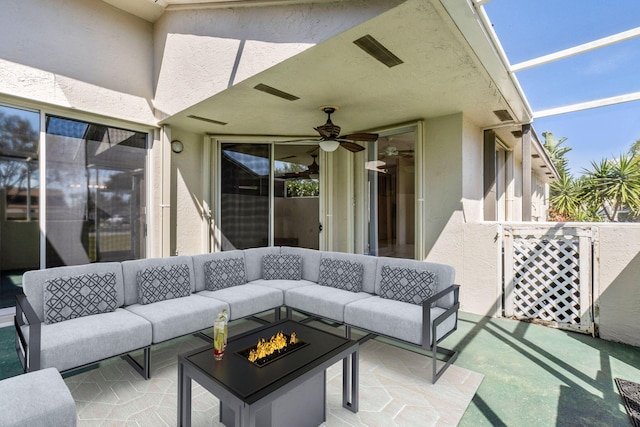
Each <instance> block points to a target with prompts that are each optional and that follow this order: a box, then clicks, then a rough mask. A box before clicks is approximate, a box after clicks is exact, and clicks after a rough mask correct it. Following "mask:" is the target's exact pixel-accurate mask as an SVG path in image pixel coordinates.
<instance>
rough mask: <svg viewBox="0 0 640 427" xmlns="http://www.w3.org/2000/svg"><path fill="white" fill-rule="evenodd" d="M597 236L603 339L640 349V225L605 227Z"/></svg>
mask: <svg viewBox="0 0 640 427" xmlns="http://www.w3.org/2000/svg"><path fill="white" fill-rule="evenodd" d="M598 233H599V245H598V246H599V247H598V250H597V252H598V254H599V262H598V263H597V265H598V266H599V272H597V273H596V280H597V283H596V293H597V294H596V299H597V305H596V307H597V309H598V312H599V317H600V319H599V330H600V337H602V338H604V339H607V340H611V341H620V342H624V343H627V344H631V345H635V346H640V224H602V225H599V226H598Z"/></svg>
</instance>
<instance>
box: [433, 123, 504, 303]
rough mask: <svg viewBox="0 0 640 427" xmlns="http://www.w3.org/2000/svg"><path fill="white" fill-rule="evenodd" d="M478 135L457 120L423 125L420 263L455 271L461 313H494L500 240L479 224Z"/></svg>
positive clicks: (494, 227)
mask: <svg viewBox="0 0 640 427" xmlns="http://www.w3.org/2000/svg"><path fill="white" fill-rule="evenodd" d="M482 144H483V139H482V130H481V129H480V128H478V127H477V126H475V125H474V124H473V123H471V122H469V121H468V120H466V119H465V118H464V116H463V115H462V114H453V115H450V116H445V117H439V118H436V119H429V120H427V121H426V123H425V150H426V153H425V154H426V156H425V157H426V162H425V181H426V182H425V194H426V197H425V215H424V218H425V224H424V232H425V242H426V253H427V257H426V259H427V260H429V261H434V262H442V263H446V264H451V265H453V266H454V267H455V268H456V283H457V284H459V285H461V288H460V301H461V306H462V309H463V310H464V311H467V312H471V313H476V314H482V315H489V316H491V315H496V314H498V313H499V311H500V307H501V304H500V280H499V279H500V265H501V263H500V252H501V240H500V238H499V231H498V230H499V226H498V225H497V224H496V223H484V222H482V221H481V220H482V217H483V213H482V180H481V179H478V177H481V176H482Z"/></svg>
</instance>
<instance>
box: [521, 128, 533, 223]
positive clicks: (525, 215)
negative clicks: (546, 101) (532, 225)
mask: <svg viewBox="0 0 640 427" xmlns="http://www.w3.org/2000/svg"><path fill="white" fill-rule="evenodd" d="M522 221H531V125H530V124H527V125H522Z"/></svg>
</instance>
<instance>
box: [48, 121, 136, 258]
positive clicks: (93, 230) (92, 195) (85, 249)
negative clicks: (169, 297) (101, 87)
mask: <svg viewBox="0 0 640 427" xmlns="http://www.w3.org/2000/svg"><path fill="white" fill-rule="evenodd" d="M46 126H47V128H46V130H47V139H46V154H47V157H46V159H47V160H46V179H47V182H46V189H47V193H46V210H47V211H46V212H47V215H46V265H47V267H55V266H61V265H77V264H86V263H89V262H106V261H124V260H129V259H138V258H144V256H145V251H144V248H145V244H144V241H145V236H144V224H145V222H146V218H145V205H146V202H145V201H146V197H145V194H144V187H145V184H144V178H145V167H146V166H145V165H146V144H147V141H146V140H147V134H146V133H141V132H134V131H129V130H124V129H118V128H112V127H107V126H103V125H98V124H93V123H87V122H82V121H77V120H70V119H66V118H61V117H54V116H47V124H46Z"/></svg>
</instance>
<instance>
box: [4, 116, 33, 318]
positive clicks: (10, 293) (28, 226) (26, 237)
mask: <svg viewBox="0 0 640 427" xmlns="http://www.w3.org/2000/svg"><path fill="white" fill-rule="evenodd" d="M39 138H40V113H38V112H35V111H27V110H23V109H18V108H12V107H8V106H2V105H0V308H5V307H11V306H13V305H14V304H15V295H16V294H20V293H22V273H24V272H25V271H27V270H33V269H37V268H39V267H40V245H39V244H40V229H39V224H38V212H39V206H38V203H39V201H40V200H39V194H40V182H39V178H38V176H39V169H38V143H39Z"/></svg>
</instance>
